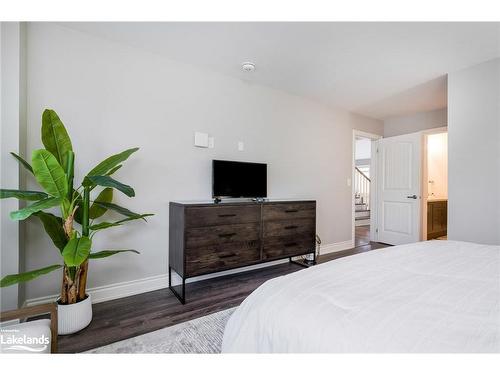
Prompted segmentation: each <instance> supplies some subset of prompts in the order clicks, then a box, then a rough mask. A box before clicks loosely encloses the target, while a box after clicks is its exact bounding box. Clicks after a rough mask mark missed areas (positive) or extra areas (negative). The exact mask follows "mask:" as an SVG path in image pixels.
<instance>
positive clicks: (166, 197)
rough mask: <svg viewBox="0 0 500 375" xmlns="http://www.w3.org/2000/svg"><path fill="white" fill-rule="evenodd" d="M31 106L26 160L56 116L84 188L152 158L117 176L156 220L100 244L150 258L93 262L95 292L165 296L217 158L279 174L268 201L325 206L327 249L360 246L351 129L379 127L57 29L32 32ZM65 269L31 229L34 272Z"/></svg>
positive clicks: (49, 282) (45, 285) (41, 26)
mask: <svg viewBox="0 0 500 375" xmlns="http://www.w3.org/2000/svg"><path fill="white" fill-rule="evenodd" d="M28 103H29V105H28V136H27V150H32V149H35V148H38V147H40V146H41V144H40V140H39V137H40V135H39V131H40V117H41V113H42V111H43V109H44V108H47V107H48V108H53V109H55V110H56V111H57V112H58V113H59V115H60V116H61V119H62V120H63V122H64V123H65V124H66V126H67V128H68V130H69V132H70V134H71V136H72V139H73V146H74V149H75V152H76V157H77V167H76V179H75V180H76V181H79V180H80V179H81V177H82V175H83V173H85V172H86V171H88V170H89V169H90V168H91V167H92V166H93V165H95V164H96V163H97V162H99V161H100V160H102V159H103V158H105V157H107V156H108V155H110V154H112V153H115V152H118V151H121V150H123V149H125V148H128V147H132V146H139V147H141V150H140V151H139V152H138V153H136V154H135V155H134V156H133V157H132V158H131V159H130V160H129V161H128V162H127V163H126V164H125V166H124V168H122V170H120V171H119V172H117V174H116V178H117V179H118V180H120V181H123V182H125V183H128V184H130V185H132V186H133V187H134V188H135V190H136V198H134V199H128V198H126V197H124V196H123V195H121V194H120V193H117V194H116V201H117V203H118V204H121V205H124V206H126V207H128V208H130V209H133V210H136V211H140V212H153V213H155V215H156V216H154V217H153V218H151V219H150V220H149V223H148V224H145V223H143V222H135V223H132V224H130V225H129V226H127V227H123V228H115V229H113V230H109V231H107V232H106V233H101V234H98V235H96V236H95V241H94V243H95V246H94V247H95V249H96V250H99V249H105V248H135V249H138V250H140V251H141V253H142V254H141V255H139V256H134V255H130V254H126V255H123V256H115V257H112V258H108V259H105V260H102V261H96V262H93V263H92V265H91V267H90V275H89V287H90V288H96V287H106V286H109V285H110V284H114V283H127V282H130V281H134V280H143V283H142V284H141V283H132V284H131V285H132V287H131V288H136V289H134V290H139V289H140V288H142V286H141V285H149V286H150V285H151V283H155V282H157V283H158V284H155V286H156V287H162V286H165V282H166V278H165V274H166V272H167V266H168V263H167V262H168V261H167V259H168V202H169V201H171V200H191V199H207V198H210V197H211V160H212V159H213V158H219V159H235V160H245V161H256V162H266V163H268V181H269V182H268V184H269V186H268V191H269V195H270V196H271V197H276V198H280V197H286V198H315V199H317V201H318V233H319V234H320V236H321V237H322V240H323V244H340V245H342V246H345V245H346V243H349V242H350V241H351V187H349V186H348V185H347V180H348V179H349V178H350V177H351V157H352V156H351V155H352V150H351V148H352V129H353V128H356V129H359V130H363V131H367V132H371V133H376V134H382V132H383V124H382V122H381V121H378V120H373V119H369V118H366V117H363V116H359V115H355V114H351V113H349V112H346V111H343V110H336V109H331V108H327V107H325V106H322V105H320V104H317V103H315V102H312V101H310V100H307V99H304V98H301V97H297V96H293V95H291V94H288V93H285V92H282V91H278V90H274V89H270V88H266V87H263V86H259V85H254V84H252V83H251V82H245V81H242V80H238V79H234V78H230V77H227V76H224V75H220V74H217V73H214V72H211V71H207V70H203V69H199V68H196V67H193V66H189V65H185V64H181V63H177V62H174V61H171V60H169V59H166V58H164V57H161V56H158V55H154V54H150V53H148V52H144V51H142V50H139V49H134V48H130V47H128V46H125V45H120V44H117V43H114V42H110V41H107V40H105V39H99V38H96V37H92V36H89V35H86V34H82V33H79V32H76V31H73V30H69V29H65V28H64V27H62V26H58V25H54V24H49V23H34V24H29V26H28ZM194 131H201V132H207V133H209V134H210V135H211V136H214V137H215V148H213V149H200V148H195V147H193V133H194ZM238 141H243V142H244V145H245V150H244V151H243V152H240V151H238V150H237V142H238ZM31 187H35V185H33V184H32V182H31ZM58 259H59V256H58V253H57V250H56V249H55V248H54V247H53V246H52V245H51V243H50V240H48V239H47V237H46V236H45V235H44V234H43V229H42V228H41V226H40V225H39V223H38V222H36V221H35V220H30V222H29V223H28V225H27V244H26V267H27V268H28V269H32V268H36V267H41V266H44V265H48V264H53V262H57V261H58ZM59 279H60V275H59V274H58V273H53V274H50V275H48V276H47V277H44V278H43V281H40V282H36V283H30V284H28V285H27V290H26V293H27V294H26V296H27V298H28V299H33V298H37V297H42V296H47V295H51V294H55V293H57V291H58V288H59ZM161 283H163V285H161ZM120 285H124V284H120ZM127 285H128V284H127ZM120 288H121V286H120Z"/></svg>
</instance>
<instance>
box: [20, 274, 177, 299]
mask: <svg viewBox="0 0 500 375" xmlns="http://www.w3.org/2000/svg"><path fill="white" fill-rule="evenodd" d="M163 288H168V274H164V275H158V276H152V277H146V278H144V279H139V280H131V281H125V282H121V283H116V284H110V285H105V286H99V287H96V288H89V289H87V293H89V294H90V296H91V297H92V303H98V302H105V301H110V300H113V299H117V298H122V297H128V296H133V295H135V294H141V293H146V292H152V291H153V290H158V289H163ZM58 297H59V295H57V294H54V295H51V296H45V297H39V298H32V299H28V300H26V302H25V303H24V305H25V306H33V305H39V304H41V303H47V302H54V301H55V300H56V299H57V298H58Z"/></svg>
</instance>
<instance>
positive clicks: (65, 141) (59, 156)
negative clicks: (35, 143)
mask: <svg viewBox="0 0 500 375" xmlns="http://www.w3.org/2000/svg"><path fill="white" fill-rule="evenodd" d="M42 143H43V145H44V146H45V148H46V149H47V150H48V151H49V152H51V153H52V155H54V156H55V158H56V160H57V161H58V162H59V164H60V165H62V167H63V170H66V162H67V161H66V153H67V152H68V151H72V150H73V146H72V145H71V139H70V138H69V135H68V132H67V131H66V128H65V127H64V125H63V123H62V122H61V120H60V119H59V116H58V115H57V113H56V112H55V111H53V110H52V109H46V110H45V111H43V114H42ZM33 167H34V166H33Z"/></svg>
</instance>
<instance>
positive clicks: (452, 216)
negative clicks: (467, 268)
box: [448, 59, 500, 245]
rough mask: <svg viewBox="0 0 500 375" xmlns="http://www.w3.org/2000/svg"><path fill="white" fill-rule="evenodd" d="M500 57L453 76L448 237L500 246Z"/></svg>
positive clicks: (450, 81)
mask: <svg viewBox="0 0 500 375" xmlns="http://www.w3.org/2000/svg"><path fill="white" fill-rule="evenodd" d="M499 111H500V59H496V60H492V61H489V62H485V63H482V64H479V65H476V66H473V67H471V68H468V69H465V70H461V71H459V72H455V73H450V74H449V75H448V119H449V124H448V148H449V159H448V165H449V169H448V174H449V180H448V210H449V215H448V238H449V239H453V240H464V241H473V242H479V243H485V244H497V245H500V194H499V192H500V114H499Z"/></svg>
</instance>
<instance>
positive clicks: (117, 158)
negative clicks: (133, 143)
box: [87, 147, 139, 177]
mask: <svg viewBox="0 0 500 375" xmlns="http://www.w3.org/2000/svg"><path fill="white" fill-rule="evenodd" d="M137 150H139V148H138V147H134V148H130V149H128V150H125V151H123V152H120V153H119V154H115V155H112V156H110V157H109V158H107V159H105V160H103V161H101V162H100V163H99V164H97V165H96V166H95V167H94V168H93V169H92V170H91V171H90V172H89V173H87V177H89V176H101V175H105V174H106V172H108V171H109V170H110V169H111V168H114V167H116V166H117V165H118V164H120V163H121V162H123V161H125V160H127V159H128V158H129V156H130V155H132V154H133V153H134V152H136V151H137ZM115 171H116V170H115Z"/></svg>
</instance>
